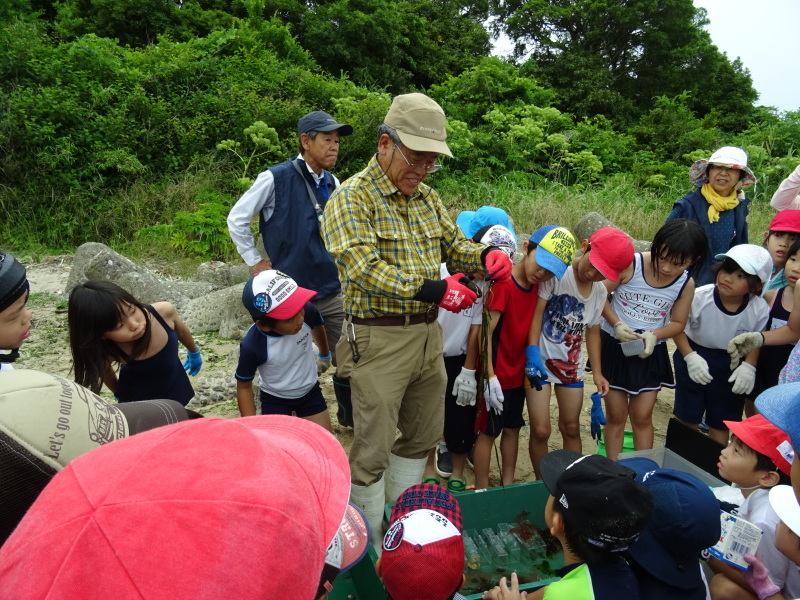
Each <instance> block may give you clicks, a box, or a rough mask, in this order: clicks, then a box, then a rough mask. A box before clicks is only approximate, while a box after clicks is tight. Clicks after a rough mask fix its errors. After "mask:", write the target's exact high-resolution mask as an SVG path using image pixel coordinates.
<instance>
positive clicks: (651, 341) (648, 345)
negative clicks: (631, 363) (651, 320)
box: [636, 331, 658, 358]
mask: <svg viewBox="0 0 800 600" xmlns="http://www.w3.org/2000/svg"><path fill="white" fill-rule="evenodd" d="M641 338H642V339H643V340H644V352H642V353H641V354H637V355H636V356H638V357H639V358H647V357H648V356H650V355H651V354H652V353H653V350H654V349H655V347H656V341H658V340H657V339H656V334H655V333H653V332H652V331H645V332H644V333H643V334H641Z"/></svg>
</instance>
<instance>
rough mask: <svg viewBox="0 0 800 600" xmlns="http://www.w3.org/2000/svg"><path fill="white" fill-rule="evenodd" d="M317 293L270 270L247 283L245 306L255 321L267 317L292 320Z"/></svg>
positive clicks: (256, 275)
mask: <svg viewBox="0 0 800 600" xmlns="http://www.w3.org/2000/svg"><path fill="white" fill-rule="evenodd" d="M316 295H317V293H316V292H315V291H313V290H308V289H306V288H302V287H300V286H299V285H297V282H296V281H295V280H294V279H292V278H291V277H289V276H288V275H286V274H285V273H281V272H280V271H275V270H274V269H270V270H268V271H261V272H259V273H256V274H255V275H253V276H252V277H251V278H250V279H248V280H247V282H246V283H245V284H244V289H243V290H242V304H244V307H245V308H246V309H247V311H248V312H249V313H250V316H252V317H253V319H260V318H261V317H263V316H264V315H266V316H268V317H272V318H273V319H291V318H292V317H294V316H295V315H296V314H297V313H299V312H300V309H301V308H303V306H305V303H306V302H308V301H309V300H311V299H312V298H313V297H314V296H316Z"/></svg>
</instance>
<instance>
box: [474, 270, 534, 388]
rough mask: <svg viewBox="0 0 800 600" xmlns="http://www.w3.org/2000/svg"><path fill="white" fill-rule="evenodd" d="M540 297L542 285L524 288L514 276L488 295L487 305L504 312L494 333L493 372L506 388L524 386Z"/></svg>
mask: <svg viewBox="0 0 800 600" xmlns="http://www.w3.org/2000/svg"><path fill="white" fill-rule="evenodd" d="M538 298H539V284H538V283H537V284H536V285H534V286H533V287H531V288H528V289H525V288H523V287H522V286H520V285H519V284H518V283H517V282H516V280H515V279H514V278H513V277H509V278H508V279H507V280H505V281H498V282H495V284H494V285H493V286H492V292H491V293H489V294H487V295H486V296H485V300H484V302H485V306H486V308H488V309H489V310H497V311H500V312H501V313H502V314H501V315H500V320H499V321H498V323H497V325H496V326H495V328H494V335H493V336H492V360H493V362H494V374H495V375H497V379H498V380H499V381H500V387H502V388H503V389H504V390H505V389H511V388H517V387H520V386H522V384H523V381H524V379H523V378H524V376H525V348H526V347H527V346H528V331H530V328H531V321H533V313H534V311H535V310H536V301H537V300H538Z"/></svg>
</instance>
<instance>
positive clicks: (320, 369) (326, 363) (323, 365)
mask: <svg viewBox="0 0 800 600" xmlns="http://www.w3.org/2000/svg"><path fill="white" fill-rule="evenodd" d="M316 361H317V377H319V376H320V375H322V374H323V373H324V372H325V371H327V370H328V369H330V368H331V351H330V350H328V354H327V355H326V356H322V355H321V354H317V356H316Z"/></svg>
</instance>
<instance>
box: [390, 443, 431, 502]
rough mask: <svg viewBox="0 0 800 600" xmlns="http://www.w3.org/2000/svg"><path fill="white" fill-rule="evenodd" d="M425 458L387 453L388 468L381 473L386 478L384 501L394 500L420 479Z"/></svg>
mask: <svg viewBox="0 0 800 600" xmlns="http://www.w3.org/2000/svg"><path fill="white" fill-rule="evenodd" d="M426 462H428V459H427V458H403V457H402V456H397V455H396V454H390V455H389V468H388V469H386V472H385V473H384V474H383V478H384V480H386V502H391V503H392V504H394V502H395V501H396V500H397V499H398V498H399V497H400V494H402V493H403V492H405V491H406V490H407V489H408V488H410V487H411V486H412V485H415V484H417V483H419V482H420V481H422V476H423V475H424V474H425V463H426Z"/></svg>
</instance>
